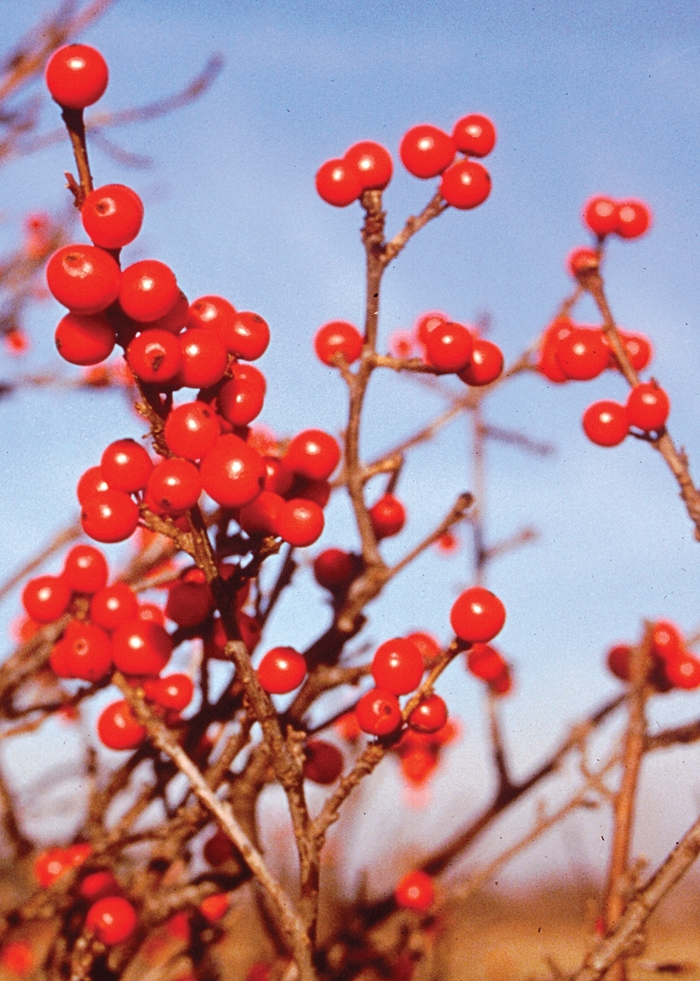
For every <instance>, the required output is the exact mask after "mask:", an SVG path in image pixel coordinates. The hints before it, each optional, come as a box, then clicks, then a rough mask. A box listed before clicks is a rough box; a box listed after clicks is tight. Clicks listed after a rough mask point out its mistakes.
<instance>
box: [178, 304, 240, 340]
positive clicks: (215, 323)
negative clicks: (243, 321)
mask: <svg viewBox="0 0 700 981" xmlns="http://www.w3.org/2000/svg"><path fill="white" fill-rule="evenodd" d="M236 317H237V312H236V308H235V307H234V306H233V305H232V304H231V303H229V301H228V300H225V299H224V298H223V296H200V297H199V299H197V300H194V301H193V303H191V304H190V309H189V314H188V318H187V326H188V327H203V328H205V329H206V330H211V331H212V332H213V333H214V334H216V335H217V337H218V338H219V340H220V341H222V342H223V344H224V347H225V348H226V350H227V351H229V352H230V353H231V354H235V353H236V352H235V350H234V349H235V347H236Z"/></svg>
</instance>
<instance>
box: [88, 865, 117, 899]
mask: <svg viewBox="0 0 700 981" xmlns="http://www.w3.org/2000/svg"><path fill="white" fill-rule="evenodd" d="M119 891H120V890H119V883H118V882H117V880H116V879H115V878H114V876H113V875H112V873H111V872H109V871H108V870H107V869H103V870H102V871H100V872H91V873H90V874H89V875H86V876H85V878H84V879H83V881H82V882H81V883H80V888H79V889H78V892H79V893H80V895H81V896H82V897H83V899H87V900H89V901H90V902H91V903H92V902H94V901H95V900H96V899H103V898H104V897H105V896H115V895H117V894H118V893H119Z"/></svg>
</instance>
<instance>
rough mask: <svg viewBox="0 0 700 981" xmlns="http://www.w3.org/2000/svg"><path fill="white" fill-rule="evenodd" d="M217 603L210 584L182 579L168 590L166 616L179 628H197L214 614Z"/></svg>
mask: <svg viewBox="0 0 700 981" xmlns="http://www.w3.org/2000/svg"><path fill="white" fill-rule="evenodd" d="M215 605H216V603H215V600H214V594H213V593H212V591H211V587H210V586H209V584H208V583H207V582H206V581H204V582H188V581H187V579H184V578H183V579H180V580H178V582H174V583H173V584H172V586H171V587H170V589H169V590H168V601H167V603H166V604H165V615H166V616H167V618H168V619H169V620H172V621H173V622H174V623H176V624H177V625H178V627H196V626H198V624H200V623H202V621H204V620H206V618H207V617H208V616H209V614H210V613H212V612H213V610H214V607H215Z"/></svg>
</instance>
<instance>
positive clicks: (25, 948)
mask: <svg viewBox="0 0 700 981" xmlns="http://www.w3.org/2000/svg"><path fill="white" fill-rule="evenodd" d="M36 963H37V961H36V957H35V955H34V951H33V950H32V945H31V944H30V943H29V941H28V940H9V941H8V942H7V943H6V944H4V945H3V947H2V949H1V950H0V967H2V968H4V970H5V971H7V972H8V974H11V975H13V976H14V977H16V978H24V977H26V976H27V975H28V974H31V973H32V971H33V970H34V968H35V967H36Z"/></svg>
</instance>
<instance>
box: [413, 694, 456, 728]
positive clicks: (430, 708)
mask: <svg viewBox="0 0 700 981" xmlns="http://www.w3.org/2000/svg"><path fill="white" fill-rule="evenodd" d="M446 722H447V706H446V705H445V702H444V700H443V699H442V698H440V696H439V695H435V694H432V695H427V696H426V697H425V698H422V699H421V700H420V702H418V704H417V705H416V707H415V708H414V710H413V711H412V712H411V714H410V715H409V717H408V724H409V726H410V727H411V728H412V729H415V730H416V731H417V732H428V733H432V732H439V730H440V729H442V727H443V726H444V725H445V723H446Z"/></svg>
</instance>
